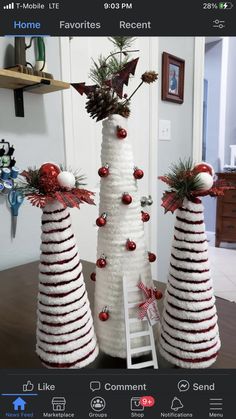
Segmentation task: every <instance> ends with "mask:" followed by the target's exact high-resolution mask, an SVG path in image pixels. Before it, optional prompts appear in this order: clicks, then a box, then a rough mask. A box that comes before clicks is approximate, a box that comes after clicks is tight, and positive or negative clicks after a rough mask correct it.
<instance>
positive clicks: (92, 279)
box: [90, 272, 96, 282]
mask: <svg viewBox="0 0 236 419" xmlns="http://www.w3.org/2000/svg"><path fill="white" fill-rule="evenodd" d="M90 279H91V281H94V282H95V281H96V273H95V272H92V273H91V275H90Z"/></svg>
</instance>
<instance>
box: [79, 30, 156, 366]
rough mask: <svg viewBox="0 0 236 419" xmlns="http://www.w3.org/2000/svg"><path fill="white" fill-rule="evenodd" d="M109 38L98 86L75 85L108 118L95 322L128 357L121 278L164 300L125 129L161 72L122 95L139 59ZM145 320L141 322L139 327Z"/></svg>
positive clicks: (115, 350)
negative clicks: (137, 97)
mask: <svg viewBox="0 0 236 419" xmlns="http://www.w3.org/2000/svg"><path fill="white" fill-rule="evenodd" d="M110 40H111V41H112V43H113V46H114V45H115V46H116V49H117V50H116V51H115V52H114V51H112V52H111V54H110V55H109V56H108V57H107V58H103V57H100V59H99V60H98V63H95V62H94V64H93V67H92V68H91V71H90V76H91V78H92V80H93V81H94V82H95V83H96V84H95V85H92V86H87V85H85V83H76V84H73V87H74V88H75V89H76V90H77V91H78V92H79V93H80V94H81V95H83V94H85V95H86V96H87V102H86V110H87V112H88V113H89V114H90V116H91V117H92V118H93V119H94V118H96V120H97V121H101V120H104V119H105V121H103V132H102V133H103V141H102V152H101V163H102V166H101V168H100V169H99V171H98V173H99V176H100V177H101V187H100V206H99V211H100V214H99V217H98V219H97V225H98V226H99V231H98V246H97V263H96V265H97V268H96V275H95V273H93V274H92V275H91V278H92V279H93V280H95V279H96V285H95V287H96V288H95V319H96V320H95V321H96V324H95V325H96V333H97V335H98V339H99V346H100V348H101V349H102V350H103V351H104V352H105V353H106V354H108V355H111V356H116V357H121V358H126V355H127V354H126V333H125V314H124V300H123V278H124V277H125V278H126V280H127V281H129V282H130V283H131V284H132V285H133V287H136V286H137V285H138V284H139V283H140V280H141V281H142V282H143V283H144V285H146V287H147V288H148V291H147V294H148V292H149V293H150V294H151V293H152V295H153V298H154V299H155V298H156V299H158V298H161V293H160V292H159V294H157V293H155V294H153V292H154V291H153V290H152V288H153V282H152V277H151V269H150V262H153V261H155V259H156V256H155V255H154V254H152V253H149V252H148V250H147V248H146V245H145V237H144V227H143V222H146V221H148V220H149V215H148V213H142V211H141V210H142V207H141V203H140V196H139V193H138V184H137V182H138V179H141V178H142V177H143V172H142V170H141V169H139V168H136V167H135V163H134V158H133V152H132V147H131V144H130V142H129V136H130V133H129V130H128V128H127V118H128V117H129V114H130V108H129V106H130V99H131V98H132V97H133V95H134V94H135V93H136V92H137V90H138V89H139V88H140V87H141V86H142V84H143V83H146V84H150V83H153V82H155V81H156V80H157V73H156V72H155V71H147V72H145V73H144V74H142V76H141V81H140V83H139V85H138V87H137V88H136V89H135V90H134V92H133V93H132V94H131V95H130V96H129V97H128V95H127V94H123V88H124V86H125V85H126V86H127V85H128V83H129V78H130V75H131V74H132V75H134V74H135V69H136V66H137V63H138V58H135V59H132V60H130V61H128V56H129V53H130V52H132V51H130V45H131V43H132V38H130V37H112V38H110ZM117 54H118V57H117ZM106 118H107V119H106ZM137 290H139V289H138V288H137ZM147 294H146V295H147ZM148 295H149V294H148ZM136 299H137V295H136ZM136 302H137V301H136ZM148 304H149V302H148ZM150 304H151V303H150ZM153 305H154V304H153ZM136 316H138V307H136ZM141 324H142V322H141V320H140V327H141ZM145 342H146V340H145V338H140V339H139V340H137V341H135V340H133V345H134V347H137V346H145Z"/></svg>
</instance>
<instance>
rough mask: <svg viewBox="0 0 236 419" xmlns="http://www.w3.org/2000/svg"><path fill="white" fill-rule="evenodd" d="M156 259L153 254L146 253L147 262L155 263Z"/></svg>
mask: <svg viewBox="0 0 236 419" xmlns="http://www.w3.org/2000/svg"><path fill="white" fill-rule="evenodd" d="M156 258H157V257H156V255H155V253H151V252H148V260H149V262H155V260H156Z"/></svg>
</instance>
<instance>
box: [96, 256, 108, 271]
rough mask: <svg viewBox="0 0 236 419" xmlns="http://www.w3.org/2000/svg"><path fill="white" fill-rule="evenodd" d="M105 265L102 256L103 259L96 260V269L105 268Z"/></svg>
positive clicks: (104, 259)
mask: <svg viewBox="0 0 236 419" xmlns="http://www.w3.org/2000/svg"><path fill="white" fill-rule="evenodd" d="M106 264H107V262H106V258H105V257H104V256H103V257H101V258H99V259H98V260H97V262H96V265H97V267H98V268H101V269H102V268H105V267H106Z"/></svg>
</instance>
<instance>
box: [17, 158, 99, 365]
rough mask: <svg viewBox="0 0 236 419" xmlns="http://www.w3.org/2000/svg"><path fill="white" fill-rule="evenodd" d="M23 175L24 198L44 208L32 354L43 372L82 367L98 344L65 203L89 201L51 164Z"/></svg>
mask: <svg viewBox="0 0 236 419" xmlns="http://www.w3.org/2000/svg"><path fill="white" fill-rule="evenodd" d="M54 172H56V173H55V176H53V173H54ZM45 173H46V174H45ZM23 175H24V176H25V178H26V180H27V187H25V194H26V195H28V198H29V199H30V201H31V203H32V204H33V205H37V206H40V207H41V208H42V210H43V214H42V236H41V239H42V244H41V256H40V264H39V293H38V311H37V316H38V321H37V343H36V352H37V354H38V356H39V358H40V360H41V361H42V363H43V365H44V366H46V367H48V368H82V367H85V366H86V365H88V364H90V363H91V362H92V361H93V360H94V359H95V358H96V356H97V354H98V345H97V340H96V336H95V333H94V327H93V319H92V315H91V310H90V304H89V300H88V296H87V291H86V287H85V283H84V278H83V273H82V265H81V261H80V258H79V253H78V248H77V244H76V241H75V237H74V234H73V231H72V228H71V217H70V213H69V210H68V208H67V205H68V203H69V205H70V206H71V207H73V206H76V207H78V206H79V204H80V203H82V202H88V203H93V201H92V199H91V197H90V195H91V193H90V192H89V191H86V190H82V189H79V188H78V187H75V178H74V176H73V174H72V173H70V172H65V171H64V172H61V171H60V169H59V168H58V166H56V165H54V164H52V163H47V164H44V165H43V166H42V167H41V168H40V169H39V171H36V170H35V171H32V170H29V171H28V172H23ZM59 182H60V183H59ZM62 185H63V186H62ZM31 187H32V191H33V192H31ZM27 188H29V189H27ZM36 191H38V192H36Z"/></svg>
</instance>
